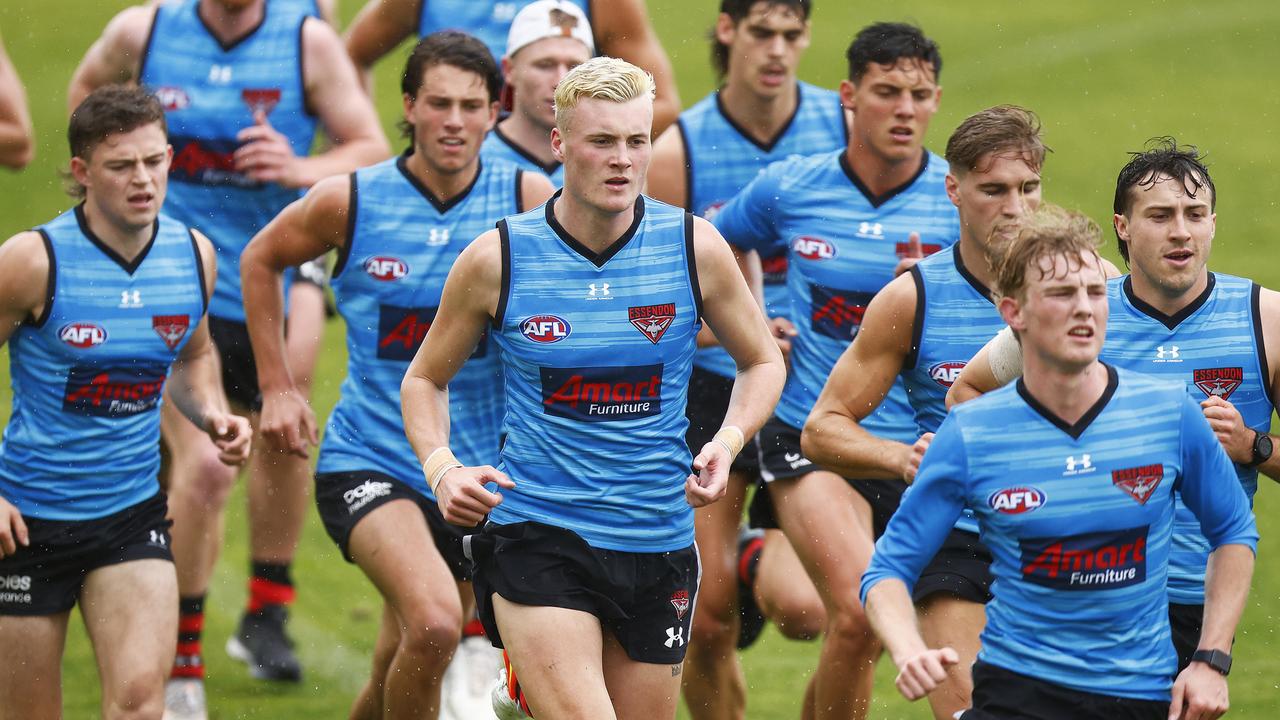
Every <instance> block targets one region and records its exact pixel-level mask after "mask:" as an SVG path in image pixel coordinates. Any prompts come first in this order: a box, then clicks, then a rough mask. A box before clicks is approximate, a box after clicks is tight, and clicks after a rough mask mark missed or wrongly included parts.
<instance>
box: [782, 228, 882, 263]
mask: <svg viewBox="0 0 1280 720" xmlns="http://www.w3.org/2000/svg"><path fill="white" fill-rule="evenodd" d="M864 224H865V223H864ZM791 249H792V250H794V251H795V253H796V254H797V255H799V256H800V257H802V258H804V259H805V260H831V259H833V258H835V256H836V246H835V245H832V244H831V243H830V242H828V241H827V240H824V239H822V238H820V237H813V236H812V235H802V236H800V237H798V238H796V239H795V240H792V241H791Z"/></svg>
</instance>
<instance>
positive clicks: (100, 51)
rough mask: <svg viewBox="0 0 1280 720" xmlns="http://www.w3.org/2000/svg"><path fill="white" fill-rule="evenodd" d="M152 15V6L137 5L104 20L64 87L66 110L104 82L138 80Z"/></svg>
mask: <svg viewBox="0 0 1280 720" xmlns="http://www.w3.org/2000/svg"><path fill="white" fill-rule="evenodd" d="M155 17H156V9H155V8H154V7H147V6H144V5H138V6H135V7H131V8H126V9H125V10H122V11H121V12H120V13H119V14H118V15H116V16H115V17H114V18H112V19H111V22H109V23H107V27H106V29H104V30H103V31H102V35H101V37H99V38H98V39H97V40H95V41H94V43H93V45H91V46H89V51H88V52H87V53H85V56H84V58H83V59H82V60H81V61H80V65H79V66H78V67H77V68H76V71H75V73H74V74H73V75H72V76H71V86H70V87H69V88H68V89H67V112H68V113H71V112H73V111H74V110H75V109H76V107H78V106H79V105H80V103H81V101H83V100H84V99H85V97H87V96H88V95H89V93H91V92H93V91H94V90H97V89H98V88H100V87H102V86H104V85H111V84H113V83H130V82H137V80H138V71H139V69H140V67H141V65H142V54H143V52H145V51H146V47H147V36H148V35H149V34H150V33H151V24H152V23H153V22H154V21H155Z"/></svg>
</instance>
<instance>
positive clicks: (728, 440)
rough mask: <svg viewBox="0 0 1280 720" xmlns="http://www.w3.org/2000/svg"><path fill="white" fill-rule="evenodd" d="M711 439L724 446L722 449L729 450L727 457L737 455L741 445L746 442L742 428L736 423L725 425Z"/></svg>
mask: <svg viewBox="0 0 1280 720" xmlns="http://www.w3.org/2000/svg"><path fill="white" fill-rule="evenodd" d="M711 439H712V440H713V441H715V442H718V443H720V444H721V445H722V446H724V449H725V450H728V451H729V457H738V453H740V452H742V446H743V445H746V444H747V439H746V437H744V436H743V434H742V429H741V428H739V427H738V426H737V425H725V426H724V427H722V428H720V429H719V430H718V431H717V432H716V436H715V437H713V438H711Z"/></svg>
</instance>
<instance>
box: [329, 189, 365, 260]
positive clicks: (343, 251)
mask: <svg viewBox="0 0 1280 720" xmlns="http://www.w3.org/2000/svg"><path fill="white" fill-rule="evenodd" d="M359 199H360V190H359V188H358V187H357V186H356V174H355V173H351V193H350V195H349V196H348V198H347V241H346V242H345V243H343V244H342V247H340V248H338V259H337V261H336V262H334V264H333V277H334V278H337V277H338V276H339V275H341V274H342V271H343V270H345V269H346V267H347V260H348V259H350V258H351V246H352V245H355V243H356V213H357V212H358V208H359V207H360V204H359V202H357V201H358V200H359Z"/></svg>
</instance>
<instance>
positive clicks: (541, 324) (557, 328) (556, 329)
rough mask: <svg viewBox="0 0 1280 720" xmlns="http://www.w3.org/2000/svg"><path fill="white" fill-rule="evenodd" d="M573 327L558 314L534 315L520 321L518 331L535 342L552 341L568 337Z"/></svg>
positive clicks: (544, 342)
mask: <svg viewBox="0 0 1280 720" xmlns="http://www.w3.org/2000/svg"><path fill="white" fill-rule="evenodd" d="M571 332H573V328H572V327H571V326H570V325H569V321H568V320H565V319H564V318H562V317H560V316H558V315H534V316H533V317H531V318H528V319H527V320H525V321H524V322H522V323H520V333H521V334H522V335H524V336H525V337H527V338H529V339H530V340H532V341H534V342H536V343H543V344H546V343H554V342H560V341H561V340H563V339H565V338H567V337H569V333H571Z"/></svg>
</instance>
